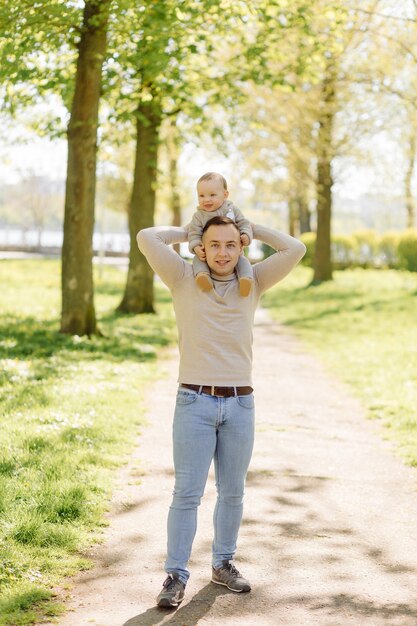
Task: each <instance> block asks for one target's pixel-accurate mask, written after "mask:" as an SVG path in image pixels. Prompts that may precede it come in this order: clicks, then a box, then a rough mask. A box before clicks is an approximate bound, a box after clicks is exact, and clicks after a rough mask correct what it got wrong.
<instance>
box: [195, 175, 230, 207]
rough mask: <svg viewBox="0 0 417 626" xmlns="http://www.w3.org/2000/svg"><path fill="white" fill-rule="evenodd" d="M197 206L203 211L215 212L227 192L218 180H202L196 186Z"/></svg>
mask: <svg viewBox="0 0 417 626" xmlns="http://www.w3.org/2000/svg"><path fill="white" fill-rule="evenodd" d="M197 195H198V206H199V207H200V209H203V210H204V211H217V209H219V208H220V207H221V205H222V204H223V202H224V201H225V200H226V198H227V196H228V195H229V192H228V191H227V189H225V188H224V187H223V183H222V182H221V180H219V179H218V178H211V179H210V180H202V181H200V182H199V183H198V185H197Z"/></svg>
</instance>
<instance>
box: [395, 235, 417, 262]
mask: <svg viewBox="0 0 417 626" xmlns="http://www.w3.org/2000/svg"><path fill="white" fill-rule="evenodd" d="M398 260H399V266H400V267H402V268H403V269H406V270H409V271H410V272H417V229H410V230H407V231H406V232H405V233H404V234H402V235H401V237H400V241H399V243H398Z"/></svg>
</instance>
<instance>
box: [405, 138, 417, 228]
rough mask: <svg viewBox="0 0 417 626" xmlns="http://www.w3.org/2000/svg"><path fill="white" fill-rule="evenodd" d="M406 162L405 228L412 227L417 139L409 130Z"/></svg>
mask: <svg viewBox="0 0 417 626" xmlns="http://www.w3.org/2000/svg"><path fill="white" fill-rule="evenodd" d="M411 133H412V134H411V136H410V144H409V153H408V164H407V171H406V173H405V181H404V188H405V189H404V191H405V208H406V210H407V228H414V199H413V192H412V189H411V180H412V177H413V171H414V163H415V160H416V149H417V141H416V136H415V134H414V132H413V130H411Z"/></svg>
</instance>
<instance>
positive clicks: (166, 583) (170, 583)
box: [163, 576, 180, 590]
mask: <svg viewBox="0 0 417 626" xmlns="http://www.w3.org/2000/svg"><path fill="white" fill-rule="evenodd" d="M179 582H180V580H179V579H178V578H174V577H173V576H168V578H167V579H166V580H165V581H164V583H163V587H164V588H165V589H167V590H168V589H170V588H171V587H173V586H174V585H175V584H176V583H179Z"/></svg>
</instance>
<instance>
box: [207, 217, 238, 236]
mask: <svg viewBox="0 0 417 626" xmlns="http://www.w3.org/2000/svg"><path fill="white" fill-rule="evenodd" d="M228 224H232V226H234V227H235V228H236V230H237V232H238V233H239V235H240V230H239V226H238V225H237V224H236V222H234V221H233V220H232V219H230V217H226V216H225V215H215V216H214V217H212V218H211V219H210V220H209V221H208V222H206V224H205V226H204V228H203V230H202V233H201V235H202V236H203V235H204V233H205V232H206V230H208V229H209V228H210V226H227V225H228Z"/></svg>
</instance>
